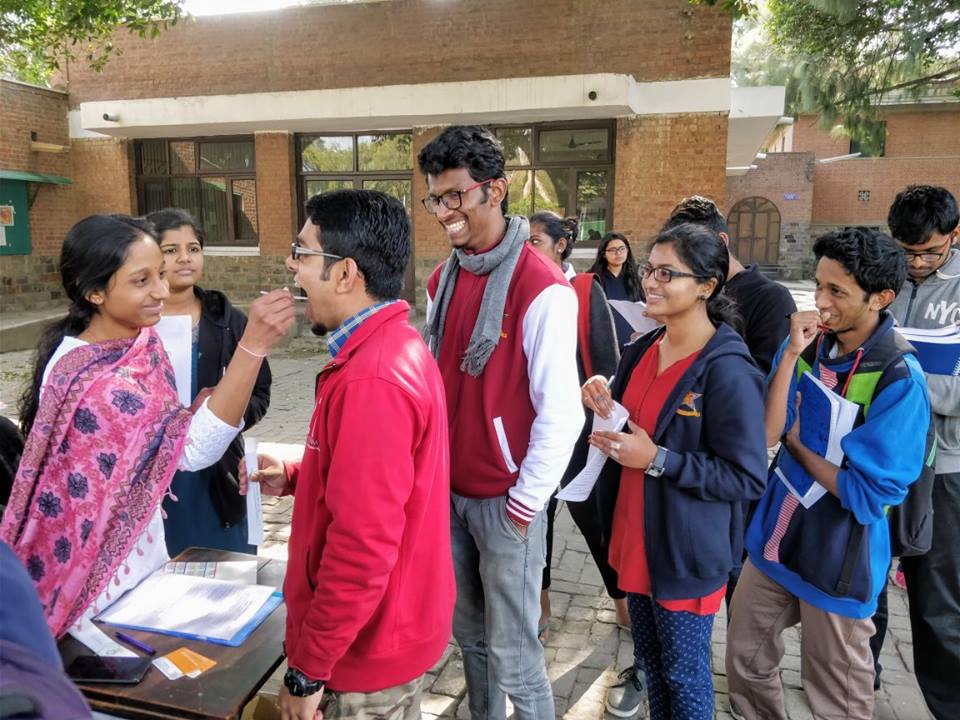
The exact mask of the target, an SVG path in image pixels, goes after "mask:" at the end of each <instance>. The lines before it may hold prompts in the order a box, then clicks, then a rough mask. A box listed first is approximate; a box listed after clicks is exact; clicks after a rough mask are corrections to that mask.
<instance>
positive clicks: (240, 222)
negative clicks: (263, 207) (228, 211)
mask: <svg viewBox="0 0 960 720" xmlns="http://www.w3.org/2000/svg"><path fill="white" fill-rule="evenodd" d="M231 187H232V188H233V198H232V199H233V232H234V235H236V239H237V240H256V239H257V234H258V230H257V228H258V225H257V181H256V180H234V181H233V182H232V183H231Z"/></svg>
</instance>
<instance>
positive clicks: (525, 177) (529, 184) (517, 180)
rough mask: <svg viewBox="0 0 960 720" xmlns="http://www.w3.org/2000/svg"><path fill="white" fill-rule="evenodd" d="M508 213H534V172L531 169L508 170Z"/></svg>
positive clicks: (525, 214)
mask: <svg viewBox="0 0 960 720" xmlns="http://www.w3.org/2000/svg"><path fill="white" fill-rule="evenodd" d="M507 193H508V195H507V203H508V207H507V215H523V216H528V215H530V214H532V213H533V173H532V172H530V171H529V170H507Z"/></svg>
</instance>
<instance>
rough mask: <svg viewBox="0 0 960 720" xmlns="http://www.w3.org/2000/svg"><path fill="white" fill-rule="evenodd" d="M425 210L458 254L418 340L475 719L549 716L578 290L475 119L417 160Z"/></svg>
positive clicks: (442, 272)
mask: <svg viewBox="0 0 960 720" xmlns="http://www.w3.org/2000/svg"><path fill="white" fill-rule="evenodd" d="M418 161H419V164H420V169H421V171H422V172H423V173H424V175H426V177H427V189H428V194H427V196H426V197H425V198H424V199H423V205H424V207H425V208H426V209H427V212H429V213H431V214H434V215H436V217H437V220H438V221H439V222H440V224H441V225H442V226H443V228H444V230H445V232H446V234H447V239H448V240H449V242H450V245H451V247H452V248H453V252H452V253H451V255H450V257H449V259H448V260H447V261H446V262H445V263H443V264H442V265H441V266H440V267H438V268H437V269H436V270H435V271H434V273H433V274H432V275H431V277H430V279H429V281H428V282H427V301H428V304H427V325H426V337H427V342H428V343H429V346H430V349H431V351H432V352H433V354H434V357H436V358H437V362H438V364H439V366H440V372H441V375H442V376H443V381H444V386H445V389H446V396H447V411H448V417H449V421H450V444H451V448H450V474H451V476H450V486H451V507H450V532H451V541H452V548H453V564H454V571H455V573H456V579H457V604H456V608H455V611H454V618H453V634H454V637H455V638H456V640H457V643H458V644H459V645H460V649H461V651H462V652H463V664H464V673H465V675H466V680H467V692H468V694H469V705H470V714H471V716H472V719H473V720H488V719H489V720H503V719H504V718H505V717H506V697H507V696H509V697H510V699H511V701H512V702H513V706H514V709H515V712H516V715H517V717H518V718H519V719H520V720H552V718H553V717H554V703H553V693H552V691H551V688H550V681H549V679H548V677H547V671H546V665H545V663H544V656H543V648H542V646H541V645H540V643H539V641H538V639H537V622H538V620H539V617H540V581H541V576H542V573H543V567H544V564H545V548H546V526H547V524H546V518H545V516H544V512H543V508H544V506H545V505H546V503H547V501H548V500H549V499H550V495H551V494H552V493H553V491H554V490H555V489H556V487H557V484H558V482H559V481H560V478H561V476H562V475H563V471H564V469H565V468H566V466H567V462H568V460H569V458H570V453H571V451H572V449H573V444H574V442H575V441H576V439H577V436H578V435H579V432H580V428H581V427H582V425H583V408H582V406H581V404H580V392H579V379H578V376H577V365H576V344H577V327H576V317H577V299H576V295H575V294H574V292H573V289H572V288H571V287H570V286H569V284H568V283H567V281H566V279H564V277H563V274H562V273H561V272H560V269H559V267H557V266H556V264H554V263H551V262H549V261H548V260H547V259H546V258H544V257H543V256H542V255H540V254H539V253H538V252H536V251H535V250H534V249H533V248H531V247H530V246H529V245H528V244H527V237H528V235H529V230H530V228H529V224H528V222H527V219H526V218H524V217H509V218H508V217H505V215H504V213H505V211H506V207H507V181H506V177H505V174H504V159H503V150H502V148H501V147H500V143H499V142H498V141H497V139H496V138H495V137H494V136H493V134H492V133H491V132H490V131H489V130H486V129H485V128H480V127H449V128H447V129H446V130H444V131H443V132H442V133H441V134H440V135H439V136H438V137H437V138H436V139H434V140H433V141H432V142H431V143H430V144H428V145H427V146H426V147H425V148H424V149H423V150H422V151H421V152H420V155H419V156H418Z"/></svg>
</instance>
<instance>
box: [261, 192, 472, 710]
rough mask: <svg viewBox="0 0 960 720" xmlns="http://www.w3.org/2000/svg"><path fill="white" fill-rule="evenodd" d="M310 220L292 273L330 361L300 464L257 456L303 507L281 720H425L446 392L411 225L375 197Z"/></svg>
mask: <svg viewBox="0 0 960 720" xmlns="http://www.w3.org/2000/svg"><path fill="white" fill-rule="evenodd" d="M307 211H308V213H309V218H308V219H307V221H306V223H305V224H304V226H303V229H302V230H301V231H300V234H299V236H298V243H295V244H294V247H293V248H292V252H291V255H290V257H289V258H287V267H288V269H289V270H290V271H291V272H293V273H296V281H297V284H298V285H299V287H300V288H301V289H302V290H303V292H304V293H305V294H306V296H307V298H308V300H309V302H308V304H307V308H306V313H307V318H308V319H309V320H310V321H311V322H312V323H313V329H314V332H315V333H316V334H318V335H322V334H326V333H329V335H328V337H327V346H328V348H329V350H330V355H331V360H330V362H328V363H327V364H326V365H325V366H324V368H323V369H322V370H321V371H320V374H319V376H318V377H317V386H316V407H315V409H314V411H313V418H312V419H311V421H310V428H309V431H308V434H307V440H306V447H305V449H304V455H303V459H302V460H301V461H300V462H297V463H287V464H282V463H280V462H279V461H277V460H275V459H274V458H271V457H268V456H266V455H261V456H259V457H258V466H259V470H258V472H256V473H255V474H254V476H253V480H255V481H259V482H260V483H261V486H262V487H263V491H264V492H265V493H266V494H269V495H288V494H293V495H295V498H296V499H295V502H294V508H293V527H292V529H291V534H290V545H289V548H288V550H289V558H288V563H287V576H286V581H285V583H284V597H285V600H286V603H287V634H286V652H287V663H288V666H289V668H290V669H289V670H288V671H287V674H286V676H285V677H284V687H283V688H282V689H281V691H280V699H279V705H280V712H281V717H282V718H283V719H284V720H313V718H314V716H315V714H316V713H317V712H318V710H320V711H322V713H323V717H324V718H326V719H327V720H335V719H336V718H352V717H360V716H365V717H369V716H377V717H381V716H382V717H384V718H390V720H419V717H420V691H421V687H422V682H423V675H424V673H425V672H426V671H427V670H428V669H429V668H430V667H431V666H433V664H434V663H436V662H437V660H439V658H440V656H441V655H442V654H443V651H444V648H445V647H446V645H447V642H448V640H449V638H450V631H451V620H452V615H453V605H454V597H455V593H456V591H455V586H454V575H453V567H452V562H451V551H450V515H449V472H450V464H449V456H448V454H449V441H448V436H447V414H446V407H445V402H444V391H443V382H442V380H441V377H440V373H439V370H438V369H437V365H436V363H435V362H434V360H433V358H432V357H431V355H430V352H429V350H428V349H427V347H426V345H424V343H423V341H422V340H421V338H420V335H419V333H418V332H417V331H416V330H415V329H414V328H413V327H412V326H411V325H410V323H409V322H408V320H407V317H408V313H409V306H408V305H407V304H406V303H405V302H403V301H402V300H398V299H397V297H398V296H399V294H400V289H401V285H402V281H403V273H404V268H405V267H406V265H407V262H408V261H409V259H410V226H409V221H408V220H407V215H406V212H405V211H404V208H403V206H402V205H401V204H400V203H399V202H398V201H397V200H395V199H393V198H390V197H388V196H387V195H385V194H383V193H379V192H373V191H368V190H338V191H336V192H331V193H325V194H323V195H316V196H314V197H313V198H311V199H310V200H309V201H308V202H307ZM321 698H323V703H322V705H321Z"/></svg>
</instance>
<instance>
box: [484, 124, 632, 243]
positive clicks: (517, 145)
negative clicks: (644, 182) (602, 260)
mask: <svg viewBox="0 0 960 720" xmlns="http://www.w3.org/2000/svg"><path fill="white" fill-rule="evenodd" d="M494 132H495V133H496V135H497V137H498V138H499V139H500V142H501V143H503V150H504V156H505V158H506V165H507V180H508V182H509V186H510V197H509V204H510V208H509V213H510V214H511V215H527V216H530V215H532V214H533V213H536V212H540V211H543V210H552V211H553V212H555V213H557V214H558V215H560V216H561V217H568V216H574V217H576V218H577V220H578V221H579V223H580V237H579V241H580V243H581V246H587V247H589V246H593V247H595V246H596V245H597V244H599V242H600V239H601V238H602V237H603V235H604V233H606V232H607V231H609V230H611V229H612V222H613V169H614V143H615V135H614V124H613V123H564V124H560V123H546V124H542V125H523V126H503V127H495V128H494Z"/></svg>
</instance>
